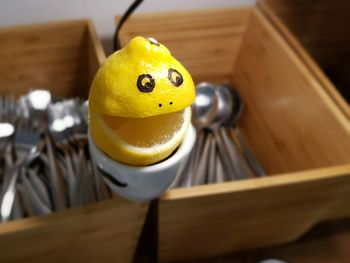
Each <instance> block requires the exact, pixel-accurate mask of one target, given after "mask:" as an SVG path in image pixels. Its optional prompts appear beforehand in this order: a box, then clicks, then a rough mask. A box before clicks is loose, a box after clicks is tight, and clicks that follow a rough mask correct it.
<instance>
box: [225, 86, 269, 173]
mask: <svg viewBox="0 0 350 263" xmlns="http://www.w3.org/2000/svg"><path fill="white" fill-rule="evenodd" d="M220 90H221V91H225V94H226V96H230V97H231V100H232V107H231V110H230V117H229V118H228V119H227V121H226V122H225V126H228V127H233V128H234V129H233V131H234V132H235V134H236V137H237V139H238V142H239V145H240V148H241V149H242V152H243V155H244V157H245V158H246V160H247V162H248V164H249V167H250V168H251V169H252V170H253V173H254V174H255V175H256V176H259V177H261V176H266V172H265V170H264V168H263V167H262V166H261V164H260V163H259V161H258V160H257V159H256V157H255V155H254V154H253V152H252V151H251V150H250V148H249V147H248V145H247V144H246V142H245V140H244V138H243V135H242V134H241V132H240V129H239V128H238V126H237V122H238V120H239V119H240V117H241V116H242V113H243V109H244V104H243V102H242V100H241V98H240V96H239V94H238V92H237V91H236V90H235V89H234V88H233V87H229V86H220Z"/></svg>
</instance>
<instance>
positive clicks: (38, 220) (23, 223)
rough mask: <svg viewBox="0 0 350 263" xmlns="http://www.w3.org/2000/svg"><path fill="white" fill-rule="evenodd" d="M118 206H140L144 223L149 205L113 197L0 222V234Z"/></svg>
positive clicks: (46, 224)
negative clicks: (48, 212)
mask: <svg viewBox="0 0 350 263" xmlns="http://www.w3.org/2000/svg"><path fill="white" fill-rule="evenodd" d="M116 206H118V209H120V210H123V209H129V208H130V206H139V213H140V223H142V224H143V221H144V219H145V213H147V209H148V206H149V205H148V204H140V203H130V202H129V201H125V200H120V199H119V200H118V199H116V198H112V199H109V200H105V201H101V202H98V203H94V204H90V205H86V206H84V207H79V208H70V209H67V210H64V211H59V212H54V213H52V214H48V215H44V216H33V217H29V218H23V219H18V220H15V221H9V222H6V223H2V224H0V235H3V234H7V233H9V234H12V233H13V232H20V231H27V230H30V229H35V228H37V227H42V226H45V227H48V226H49V225H54V224H59V223H60V222H64V221H66V220H67V218H68V219H69V218H74V217H76V216H84V215H86V216H88V215H89V214H91V213H98V211H101V210H108V209H111V208H115V207H116Z"/></svg>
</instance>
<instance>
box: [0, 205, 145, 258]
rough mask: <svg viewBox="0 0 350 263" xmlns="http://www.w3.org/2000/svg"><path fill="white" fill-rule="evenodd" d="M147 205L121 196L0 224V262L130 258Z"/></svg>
mask: <svg viewBox="0 0 350 263" xmlns="http://www.w3.org/2000/svg"><path fill="white" fill-rule="evenodd" d="M146 212H147V205H140V204H136V203H132V202H129V201H125V200H122V199H121V198H118V199H117V198H114V199H112V200H108V201H104V202H100V203H96V204H92V205H88V206H85V207H83V208H78V209H70V210H67V211H63V212H57V213H54V214H51V215H47V216H42V217H32V218H28V219H21V220H18V221H14V222H9V223H6V224H1V226H0V247H1V253H0V262H98V261H101V262H131V261H132V258H133V254H134V251H135V247H136V244H137V241H138V238H139V234H140V232H141V228H142V225H143V222H144V219H145V213H146Z"/></svg>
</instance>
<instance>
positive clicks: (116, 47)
mask: <svg viewBox="0 0 350 263" xmlns="http://www.w3.org/2000/svg"><path fill="white" fill-rule="evenodd" d="M142 2H143V0H135V2H134V3H132V5H131V6H130V7H129V8H128V9H127V10H126V12H125V13H124V15H123V16H122V17H121V19H120V21H119V23H118V26H117V28H116V30H115V32H114V38H113V40H114V51H117V50H119V49H121V44H120V39H119V31H120V29H121V28H122V26H123V24H124V22H125V21H126V20H127V19H128V18H129V16H130V15H131V14H132V13H133V12H134V11H135V9H136V8H137V7H138V6H139V5H140V4H141V3H142Z"/></svg>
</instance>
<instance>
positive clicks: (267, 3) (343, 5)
mask: <svg viewBox="0 0 350 263" xmlns="http://www.w3.org/2000/svg"><path fill="white" fill-rule="evenodd" d="M258 5H259V7H260V8H261V9H262V10H263V11H264V12H265V13H266V14H267V15H268V17H269V18H270V19H271V20H272V21H273V22H274V24H275V25H276V27H277V28H278V30H279V31H280V32H281V34H282V35H283V36H284V37H285V38H286V40H287V41H288V42H289V43H290V44H291V45H292V46H293V48H294V49H295V50H296V52H297V53H298V54H299V55H300V56H301V58H302V59H303V60H304V61H305V64H306V65H308V66H309V67H310V69H311V70H312V71H313V72H314V74H315V76H316V77H317V78H318V79H319V80H320V82H321V83H322V84H323V85H324V87H325V89H326V90H327V91H328V93H329V94H330V95H331V96H332V98H333V99H334V100H335V102H336V103H337V104H338V105H339V107H340V109H341V110H342V111H343V113H344V114H345V116H346V117H347V119H348V122H350V105H349V102H348V101H349V100H350V77H349V76H350V64H349V62H348V61H349V58H350V31H349V30H348V24H350V17H349V15H348V14H349V11H350V2H349V1H344V0H335V1H334V0H321V1H314V0H311V1H310V0H297V1H295V0H281V1H280V0H278V1H276V0H260V1H258ZM338 90H339V91H338ZM347 100H348V101H347Z"/></svg>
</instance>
